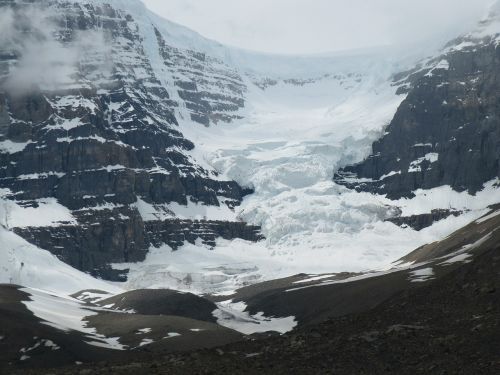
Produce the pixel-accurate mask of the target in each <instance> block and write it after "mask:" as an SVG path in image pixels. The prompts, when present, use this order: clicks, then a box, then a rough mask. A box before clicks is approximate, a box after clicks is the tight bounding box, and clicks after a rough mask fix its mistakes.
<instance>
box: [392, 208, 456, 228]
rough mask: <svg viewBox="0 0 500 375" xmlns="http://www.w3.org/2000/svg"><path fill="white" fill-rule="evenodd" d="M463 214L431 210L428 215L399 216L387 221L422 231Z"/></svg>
mask: <svg viewBox="0 0 500 375" xmlns="http://www.w3.org/2000/svg"><path fill="white" fill-rule="evenodd" d="M461 214H463V212H462V211H454V210H442V209H436V210H431V212H430V213H428V214H421V215H412V216H399V217H393V218H390V219H387V220H386V221H390V222H391V223H394V224H396V225H399V226H409V227H411V228H413V229H415V230H422V229H424V228H427V227H430V226H431V225H432V224H434V223H435V222H436V221H440V220H443V219H446V218H447V217H450V216H452V215H453V216H455V217H456V216H460V215H461Z"/></svg>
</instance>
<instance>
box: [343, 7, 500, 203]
mask: <svg viewBox="0 0 500 375" xmlns="http://www.w3.org/2000/svg"><path fill="white" fill-rule="evenodd" d="M499 35H500V13H499V11H498V9H497V8H495V7H493V8H492V11H491V13H490V15H489V16H488V17H487V18H486V19H484V20H483V21H482V22H481V23H480V24H479V26H478V27H477V29H476V30H474V31H473V32H471V33H469V34H467V35H464V36H462V37H460V38H458V39H456V40H454V41H451V42H449V43H448V44H447V45H446V46H445V48H444V50H443V51H442V53H441V54H440V55H439V56H437V57H434V58H432V59H430V60H428V61H425V62H424V63H422V65H421V66H420V67H418V68H417V69H415V70H413V71H411V72H410V73H409V74H401V75H399V76H398V77H397V80H398V81H399V82H404V85H403V86H402V87H401V90H404V91H408V96H407V97H406V99H405V100H404V102H403V103H402V104H401V106H400V107H399V108H398V111H397V112H396V114H395V116H394V119H393V120H392V121H391V123H390V124H389V126H388V127H387V129H386V133H385V135H384V136H383V137H382V138H381V139H379V140H378V141H377V142H375V143H374V144H373V150H372V154H371V155H370V156H369V157H368V158H367V159H365V160H364V161H362V162H361V163H359V164H356V165H353V166H349V167H346V168H343V169H341V170H340V171H339V172H338V173H337V174H336V176H335V180H336V181H337V182H338V183H341V184H344V185H346V186H349V187H352V188H355V189H357V190H362V191H371V192H376V193H378V194H387V195H388V196H389V197H391V198H393V199H397V198H400V197H412V196H414V191H415V190H417V189H432V188H435V187H438V186H443V185H448V186H451V187H452V188H453V189H454V190H456V191H468V192H470V193H471V194H475V193H477V192H478V191H480V190H482V189H483V188H484V184H485V183H487V182H489V181H491V180H494V179H498V177H500V164H499V156H500V129H499V127H498V103H499V97H498V92H499V88H498V73H499V49H498V45H499Z"/></svg>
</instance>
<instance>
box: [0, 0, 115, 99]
mask: <svg viewBox="0 0 500 375" xmlns="http://www.w3.org/2000/svg"><path fill="white" fill-rule="evenodd" d="M57 29H58V27H57V26H56V24H55V22H54V14H53V13H52V12H51V11H50V10H47V9H44V8H41V7H38V6H27V7H23V8H18V9H16V10H13V9H12V8H5V9H2V13H1V14H0V50H4V51H10V52H11V53H13V54H15V55H16V56H17V62H16V64H15V65H14V66H12V67H11V68H10V71H9V74H8V77H7V78H6V80H5V81H4V82H2V87H3V88H4V89H5V90H7V91H8V92H9V93H10V94H11V95H22V94H24V93H26V92H29V91H31V90H35V89H37V88H43V89H58V88H68V87H70V86H71V85H73V84H75V83H77V81H78V79H79V78H78V73H79V68H80V66H79V64H80V62H82V60H84V59H85V57H86V55H87V54H92V55H94V57H95V55H99V54H100V55H103V56H104V55H106V54H108V53H109V51H108V49H107V48H106V43H105V37H104V34H103V33H102V32H100V31H93V30H89V31H79V32H76V33H75V34H74V35H73V40H72V43H64V42H63V41H61V40H59V38H58V37H57V34H58V33H57ZM101 60H102V61H100V62H101V63H102V68H103V70H104V68H107V69H106V71H109V64H110V62H109V61H108V60H107V59H106V58H105V57H103V58H102V59H101ZM98 62H99V61H98Z"/></svg>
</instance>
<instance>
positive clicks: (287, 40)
mask: <svg viewBox="0 0 500 375" xmlns="http://www.w3.org/2000/svg"><path fill="white" fill-rule="evenodd" d="M143 1H144V2H145V3H146V5H147V6H148V7H149V8H150V9H152V10H153V11H155V12H156V13H158V14H160V15H162V16H163V17H165V18H167V19H169V20H171V21H174V22H177V23H180V24H182V25H185V26H187V27H190V28H192V29H194V30H196V31H198V32H199V33H201V34H202V35H204V36H206V37H208V38H211V39H215V40H217V41H219V42H221V43H225V44H229V45H233V46H237V47H241V48H245V49H251V50H257V51H263V52H271V53H323V52H331V51H339V50H349V49H358V48H367V47H376V46H387V45H411V44H416V43H426V42H427V41H436V40H442V41H446V40H448V39H451V38H454V37H455V36H458V35H459V34H461V33H462V32H464V31H466V30H468V29H470V28H471V27H472V26H473V25H474V24H475V23H476V22H477V21H478V20H480V19H481V18H482V17H483V16H484V15H485V13H486V9H487V7H488V6H489V5H490V4H491V0H419V1H409V0H406V1H402V0H370V1H366V0H349V1H347V0H272V1H269V0H237V1H234V0H143Z"/></svg>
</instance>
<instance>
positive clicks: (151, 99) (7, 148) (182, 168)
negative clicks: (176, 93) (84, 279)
mask: <svg viewBox="0 0 500 375" xmlns="http://www.w3.org/2000/svg"><path fill="white" fill-rule="evenodd" d="M32 3H33V2H31V3H24V2H16V1H9V2H5V1H2V2H0V10H2V9H4V10H5V9H8V8H10V9H12V10H13V11H14V14H15V17H14V19H15V21H16V23H15V25H16V26H15V27H14V29H15V30H14V32H21V31H22V32H23V33H24V34H23V35H25V37H23V38H25V39H27V40H31V39H33V40H36V41H38V40H40V43H49V42H47V39H48V38H53V39H54V40H50V43H55V44H56V45H57V48H60V49H62V50H63V51H67V53H68V54H75V55H76V56H77V57H75V61H72V64H71V66H70V68H71V69H73V70H74V72H73V73H72V74H71V75H69V76H68V77H66V78H67V80H69V81H70V82H69V83H68V82H64V84H60V85H58V86H57V87H47V85H44V84H43V82H42V83H40V84H38V83H37V84H36V85H35V86H34V87H32V88H30V89H29V90H23V91H19V92H18V90H14V89H13V88H12V87H13V86H12V83H11V82H10V83H9V79H12V78H9V76H12V75H13V74H15V72H14V73H13V71H12V67H15V66H16V65H18V64H20V61H21V60H22V58H23V53H24V52H25V51H23V49H22V48H21V47H19V48H17V47H16V46H15V45H14V44H13V45H8V44H6V45H0V72H1V73H2V75H0V189H3V190H2V191H3V192H4V193H3V197H4V198H6V199H10V200H13V201H15V202H16V203H18V204H19V205H21V206H33V207H36V206H37V205H38V204H39V201H40V200H43V199H47V198H55V199H57V202H58V203H59V204H61V205H62V206H65V207H67V208H68V209H69V210H70V211H71V214H72V216H73V217H74V218H75V219H76V221H77V224H75V223H71V224H69V223H60V224H62V225H61V226H60V227H53V226H47V227H38V228H14V229H15V231H16V232H17V233H18V234H20V235H22V236H23V237H24V238H26V239H28V240H29V241H30V242H32V243H34V244H37V245H39V246H41V247H42V248H45V249H48V250H50V251H52V252H53V253H54V254H56V255H57V256H58V257H60V258H61V259H62V260H63V261H65V262H67V263H68V264H70V265H72V266H74V267H76V268H78V269H80V270H84V271H87V272H91V273H93V274H97V275H100V276H103V277H108V278H112V279H117V278H118V279H120V278H122V275H118V274H116V273H115V272H114V271H110V270H109V266H108V264H109V263H113V262H134V261H140V260H143V259H144V257H145V254H146V253H147V250H148V248H149V246H150V245H151V244H152V242H153V241H152V238H153V237H154V236H151V227H152V226H153V227H154V225H153V224H148V225H149V229H147V228H146V226H145V223H144V220H143V218H142V217H141V215H140V213H139V210H138V209H137V208H136V206H135V205H134V204H135V203H137V202H138V200H139V199H140V200H141V201H144V202H146V203H147V204H150V205H154V206H161V207H162V209H163V210H168V204H170V203H173V202H175V203H178V204H181V205H186V204H188V203H197V204H203V205H214V206H220V205H227V206H228V207H229V208H233V207H234V206H237V205H239V204H240V202H241V200H242V198H243V196H245V195H246V194H249V193H251V192H252V191H251V190H249V189H245V188H242V187H240V186H239V185H238V184H237V183H236V182H234V181H223V180H221V179H220V178H219V177H218V176H217V172H215V171H213V170H206V169H205V168H203V167H201V166H200V165H199V164H198V163H197V162H196V160H195V159H194V158H193V157H192V156H191V155H190V151H192V150H193V148H194V144H193V143H192V142H191V141H189V140H187V139H186V138H184V136H183V135H182V133H181V132H180V131H179V130H178V129H177V120H176V116H175V109H176V108H177V107H178V106H179V103H178V102H176V101H174V100H173V99H172V98H171V95H170V94H169V92H167V89H166V88H165V87H164V85H162V83H161V82H160V80H159V78H158V77H157V76H156V74H155V71H154V69H153V68H152V65H151V62H150V58H149V56H148V53H147V51H145V47H144V43H143V39H142V36H141V34H140V30H139V29H138V25H137V24H136V23H135V21H134V20H133V18H132V17H131V16H130V15H127V14H124V13H123V12H121V11H116V10H114V9H113V8H111V7H110V6H109V5H102V6H97V5H91V4H79V3H71V2H64V1H50V2H34V3H35V4H37V6H40V7H41V8H37V9H42V10H43V12H46V11H47V12H48V14H50V16H49V17H48V18H47V19H43V22H46V23H47V24H48V25H49V26H50V28H51V30H52V32H51V34H50V36H47V35H46V34H44V31H43V30H41V29H37V25H36V23H35V22H31V21H30V20H29V19H28V18H27V17H28V16H27V14H28V13H27V12H26V9H28V8H29V7H32V6H33V4H32ZM43 14H44V13H43ZM156 32H157V38H158V40H159V41H161V40H162V36H161V34H160V33H159V32H158V31H156ZM86 33H87V34H86ZM82 35H83V36H82ZM89 38H90V39H92V38H93V39H102V41H101V42H99V43H97V44H96V43H94V44H92V45H90V46H89V45H87V44H85V43H87V42H86V40H87V39H89ZM82 39H84V40H85V42H82ZM98 44H102V45H101V46H99V45H98ZM47 45H52V44H47ZM160 47H161V48H162V52H163V54H164V55H165V54H166V53H167V52H166V50H167V49H168V51H169V52H168V53H171V54H173V55H172V56H173V57H172V59H171V60H169V61H168V62H169V64H170V66H172V67H173V66H174V65H175V66H176V67H178V68H179V67H187V66H191V67H193V69H194V68H195V67H194V65H193V64H194V62H195V61H196V62H197V63H198V64H199V65H198V66H197V69H198V70H199V74H198V75H196V76H197V77H198V79H199V80H203V79H213V77H212V76H211V74H212V75H213V74H217V73H220V72H219V71H211V70H209V72H208V73H206V74H207V75H208V76H209V77H205V78H204V75H203V74H205V72H204V65H203V64H205V63H206V61H205V59H204V58H202V56H197V55H195V54H194V53H193V54H189V55H185V54H181V53H180V52H179V51H174V50H172V49H169V47H167V46H166V45H165V44H164V43H163V42H161V45H160V44H159V45H158V48H160ZM75 50H76V52H75ZM59 52H60V51H59ZM174 52H175V53H174ZM174 55H175V56H174ZM182 59H186V61H183V60H182ZM165 61H166V63H167V60H165ZM63 63H67V62H66V61H62V62H61V64H63ZM207 64H208V65H210V64H214V62H211V61H208V62H207ZM220 69H222V68H220ZM227 74H228V78H227V80H228V82H227V83H226V85H227V86H231V85H232V86H231V87H230V89H234V92H235V95H236V96H238V95H240V94H241V92H242V90H243V86H242V85H241V84H240V83H239V81H238V77H235V76H233V74H234V73H233V72H228V73H227ZM193 79H194V78H193ZM229 81H231V82H232V83H229ZM192 84H193V85H195V86H196V85H201V84H202V83H201V81H200V82H195V81H193V82H192ZM188 89H189V90H188ZM185 90H186V93H187V92H188V91H189V92H191V94H189V95H194V96H196V97H197V99H196V100H195V99H193V100H192V101H191V100H189V101H187V102H186V103H187V104H186V105H187V106H188V108H189V105H190V104H189V103H194V102H196V101H198V102H199V101H201V102H203V100H210V102H211V103H212V104H211V105H210V106H204V105H202V104H200V105H201V107H200V108H198V109H196V113H197V116H199V117H203V116H204V118H207V119H208V118H210V120H214V119H216V118H222V117H223V115H222V112H220V113H219V112H218V111H226V110H228V111H230V110H236V109H238V108H239V107H241V106H243V104H244V103H243V102H242V101H241V100H240V99H235V100H236V101H235V103H233V106H232V107H226V106H222V107H217V105H215V104H213V103H214V102H215V100H216V99H221V101H225V100H226V98H215V97H213V96H210V94H208V93H207V92H205V91H200V90H202V89H200V90H198V89H197V88H196V87H192V88H188V87H186V88H185ZM200 92H202V93H200ZM186 95H187V94H186ZM207 95H208V96H207ZM181 96H182V95H181ZM201 102H200V103H201ZM193 113H194V112H193ZM229 118H230V117H228V119H229ZM204 123H205V120H204ZM207 124H208V123H207ZM171 216H172V215H171ZM156 225H157V226H158V228H159V227H162V228H161V230H162V234H161V235H159V234H158V235H157V236H156V238H155V239H154V244H155V245H160V238H161V239H165V243H175V247H176V248H177V247H178V246H180V241H181V237H186V238H188V240H191V239H192V238H193V235H192V234H190V231H191V230H192V229H193V230H194V227H197V226H198V227H208V228H209V229H210V230H211V232H210V233H211V234H210V235H206V236H205V237H203V236H202V238H203V240H204V241H206V242H209V243H213V242H214V241H215V238H216V237H217V236H218V235H219V234H222V235H223V236H224V237H225V238H230V237H231V236H233V237H231V238H235V237H243V238H247V239H252V240H253V239H258V238H260V237H259V236H258V235H255V234H254V233H253V232H252V231H253V230H254V229H255V228H253V229H248V228H246V226H245V225H244V224H242V223H228V224H227V225H228V227H227V228H225V229H224V228H223V227H224V225H225V223H218V224H217V225H215V224H213V223H211V222H207V223H198V224H196V225H195V224H193V223H189V222H182V223H178V224H176V225H173V226H172V224H168V223H167V224H164V225H162V223H156ZM183 225H184V227H182V226H183ZM193 226H194V227H193ZM170 229H171V230H172V231H173V232H172V235H171V237H172V238H174V237H175V238H176V240H175V241H173V242H172V241H170V242H169V241H167V238H169V235H168V233H167V232H166V231H168V230H170ZM179 233H183V235H182V236H181V235H180V234H179ZM194 233H197V232H196V230H195V232H194ZM193 241H194V240H193Z"/></svg>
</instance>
